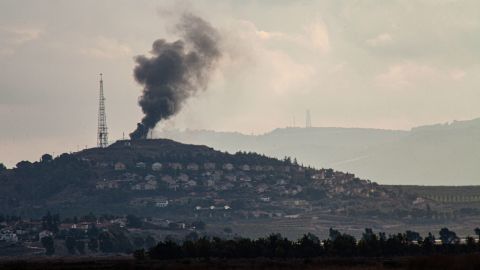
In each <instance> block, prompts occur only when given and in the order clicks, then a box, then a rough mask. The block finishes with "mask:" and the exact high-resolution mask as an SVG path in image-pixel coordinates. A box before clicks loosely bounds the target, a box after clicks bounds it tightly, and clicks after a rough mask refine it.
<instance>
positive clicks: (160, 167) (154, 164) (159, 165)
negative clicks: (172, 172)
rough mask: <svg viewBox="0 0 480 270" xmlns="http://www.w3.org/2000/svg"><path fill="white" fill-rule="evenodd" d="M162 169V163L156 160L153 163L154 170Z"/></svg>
mask: <svg viewBox="0 0 480 270" xmlns="http://www.w3.org/2000/svg"><path fill="white" fill-rule="evenodd" d="M160 170H162V163H160V162H155V163H153V164H152V171H154V172H158V171H160Z"/></svg>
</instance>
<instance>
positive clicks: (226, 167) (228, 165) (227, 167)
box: [222, 163, 235, 171]
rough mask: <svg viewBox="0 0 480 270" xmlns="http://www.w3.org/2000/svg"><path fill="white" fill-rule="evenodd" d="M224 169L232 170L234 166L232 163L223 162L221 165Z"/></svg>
mask: <svg viewBox="0 0 480 270" xmlns="http://www.w3.org/2000/svg"><path fill="white" fill-rule="evenodd" d="M222 168H223V169H224V170H227V171H231V170H233V169H234V168H235V167H234V166H233V164H232V163H225V164H223V167H222Z"/></svg>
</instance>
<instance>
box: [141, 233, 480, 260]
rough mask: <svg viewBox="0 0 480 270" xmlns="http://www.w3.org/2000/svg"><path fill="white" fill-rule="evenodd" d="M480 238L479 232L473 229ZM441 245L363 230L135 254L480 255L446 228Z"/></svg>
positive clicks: (169, 246)
mask: <svg viewBox="0 0 480 270" xmlns="http://www.w3.org/2000/svg"><path fill="white" fill-rule="evenodd" d="M475 233H476V234H477V235H478V236H479V237H480V229H479V228H477V229H475ZM439 238H440V240H441V242H440V243H439V244H437V242H436V239H435V236H434V235H433V234H431V233H429V234H428V235H427V236H426V237H421V236H420V234H418V233H417V232H413V231H407V232H405V233H398V234H392V235H389V236H386V234H385V233H378V234H377V233H374V232H373V231H372V230H371V229H365V232H364V233H363V235H362V237H361V239H360V240H358V241H357V239H356V238H355V237H353V236H351V235H348V234H344V233H340V232H339V231H337V230H334V229H330V236H329V238H328V239H326V240H323V241H321V240H320V239H319V238H318V237H317V236H315V235H313V234H310V233H309V234H306V235H304V236H303V237H302V238H300V239H298V240H296V241H290V240H288V239H287V238H284V237H282V236H281V235H280V234H271V235H269V236H268V237H266V238H259V239H256V240H252V239H248V238H236V239H229V240H227V239H220V238H217V237H213V238H207V237H203V238H199V239H196V240H186V241H184V242H182V243H176V242H174V241H171V240H167V241H162V242H159V243H158V244H157V245H156V246H155V247H153V248H151V249H149V250H148V251H145V250H137V251H136V252H135V253H134V256H135V257H136V258H137V259H144V258H150V259H159V260H168V259H181V258H258V257H265V258H312V257H322V256H329V257H356V256H361V257H389V256H406V255H410V256H416V255H432V254H463V253H472V252H477V251H480V243H479V241H476V239H475V238H473V237H467V238H466V241H465V242H461V241H460V239H459V238H458V237H457V235H456V233H455V232H453V231H450V230H449V229H447V228H443V229H441V230H440V232H439Z"/></svg>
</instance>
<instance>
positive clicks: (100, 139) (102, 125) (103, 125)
mask: <svg viewBox="0 0 480 270" xmlns="http://www.w3.org/2000/svg"><path fill="white" fill-rule="evenodd" d="M107 145H108V129H107V116H106V114H105V97H104V96H103V77H102V73H100V96H99V99H98V132H97V146H98V147H100V148H104V147H107Z"/></svg>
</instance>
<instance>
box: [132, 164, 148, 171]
mask: <svg viewBox="0 0 480 270" xmlns="http://www.w3.org/2000/svg"><path fill="white" fill-rule="evenodd" d="M135 167H137V168H138V169H142V170H144V169H146V168H147V164H146V163H145V162H137V164H135Z"/></svg>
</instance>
